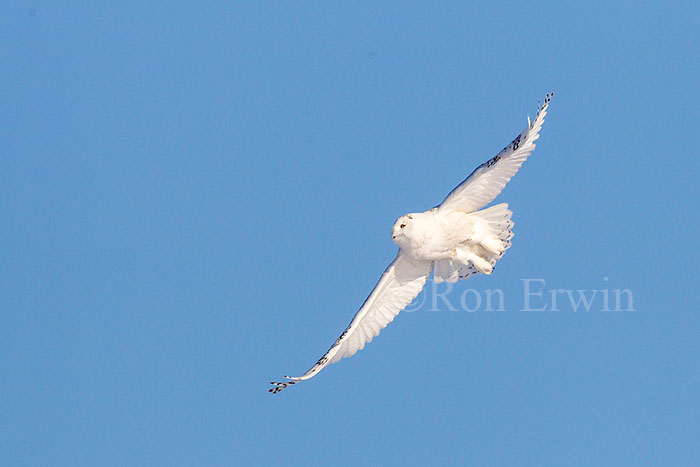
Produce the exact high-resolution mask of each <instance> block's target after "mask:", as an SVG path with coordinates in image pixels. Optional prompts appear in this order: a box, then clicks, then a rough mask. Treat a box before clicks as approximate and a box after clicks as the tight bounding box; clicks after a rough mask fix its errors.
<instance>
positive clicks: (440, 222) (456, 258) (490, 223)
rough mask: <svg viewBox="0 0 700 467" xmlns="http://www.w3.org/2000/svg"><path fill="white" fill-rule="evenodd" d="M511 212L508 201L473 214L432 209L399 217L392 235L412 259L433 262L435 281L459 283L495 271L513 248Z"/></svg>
mask: <svg viewBox="0 0 700 467" xmlns="http://www.w3.org/2000/svg"><path fill="white" fill-rule="evenodd" d="M511 215H512V213H511V211H509V210H508V205H507V204H499V205H496V206H492V207H490V208H488V209H483V210H481V211H476V212H471V213H467V212H465V211H460V210H452V211H441V210H439V209H437V208H433V209H431V210H429V211H425V212H421V213H415V214H406V215H405V216H402V217H400V218H399V219H398V220H397V221H396V223H395V224H394V227H393V229H392V234H391V237H392V240H393V241H394V242H395V243H396V244H397V245H398V246H399V247H400V248H401V251H402V252H404V253H406V254H407V255H409V256H410V257H412V258H413V259H416V260H419V261H432V262H434V263H435V281H436V282H442V281H448V282H456V281H457V280H458V279H466V278H468V277H469V276H470V275H473V274H477V273H484V274H491V272H493V266H494V264H495V263H496V261H498V259H500V258H501V257H502V256H503V254H504V253H505V251H506V249H508V248H509V247H510V239H511V238H512V237H513V233H512V231H511V229H512V227H513V222H512V221H511V220H510V217H511Z"/></svg>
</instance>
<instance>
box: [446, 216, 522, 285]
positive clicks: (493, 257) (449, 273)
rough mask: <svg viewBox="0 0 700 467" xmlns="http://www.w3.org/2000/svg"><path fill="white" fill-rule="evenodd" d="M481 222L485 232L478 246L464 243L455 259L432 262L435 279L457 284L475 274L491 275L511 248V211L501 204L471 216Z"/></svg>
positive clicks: (457, 250) (473, 243)
mask: <svg viewBox="0 0 700 467" xmlns="http://www.w3.org/2000/svg"><path fill="white" fill-rule="evenodd" d="M471 215H472V216H475V217H477V218H478V219H479V220H481V221H483V222H482V225H483V226H484V227H485V232H484V235H483V236H482V238H480V239H479V241H478V243H475V242H465V243H464V244H463V245H461V246H460V247H458V248H457V249H456V254H455V257H454V258H450V259H441V260H438V261H436V262H435V272H434V280H435V282H436V283H438V284H439V283H440V282H443V281H447V282H452V283H454V282H457V281H458V280H459V279H468V278H469V277H470V276H473V275H476V274H481V273H484V274H491V273H492V272H493V267H494V265H495V264H496V261H498V260H499V259H501V257H503V255H504V254H505V252H506V250H507V249H508V248H510V246H511V239H512V238H513V231H512V229H513V225H514V223H513V221H512V220H511V216H512V215H513V212H512V211H510V210H509V209H508V204H506V203H502V204H497V205H495V206H491V207H490V208H487V209H484V210H482V211H477V212H475V213H472V214H471Z"/></svg>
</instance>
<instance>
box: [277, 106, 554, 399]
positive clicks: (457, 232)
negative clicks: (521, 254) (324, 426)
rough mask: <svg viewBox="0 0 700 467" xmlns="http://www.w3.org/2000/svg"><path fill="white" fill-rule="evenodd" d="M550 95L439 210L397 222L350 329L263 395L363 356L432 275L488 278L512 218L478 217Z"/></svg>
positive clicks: (532, 136)
mask: <svg viewBox="0 0 700 467" xmlns="http://www.w3.org/2000/svg"><path fill="white" fill-rule="evenodd" d="M553 95H554V93H550V94H547V96H546V98H545V100H544V104H543V105H542V107H541V108H539V109H538V111H537V115H535V118H534V120H532V121H530V117H528V126H527V128H526V129H525V131H523V132H522V133H520V134H519V135H518V136H517V137H516V138H515V139H514V140H513V141H511V143H510V144H509V145H508V146H506V147H505V148H503V150H502V151H501V152H499V153H498V154H496V155H495V156H494V157H492V158H491V159H489V160H488V161H486V162H484V163H483V164H481V165H480V166H479V167H477V168H476V170H474V172H472V173H471V175H469V176H468V177H467V178H466V179H465V180H464V181H463V182H462V183H460V184H459V185H458V186H457V187H456V188H455V189H454V190H452V191H451V192H450V193H449V194H448V195H447V197H446V198H445V200H444V201H443V202H442V204H440V205H438V206H436V207H434V208H432V209H430V210H429V211H425V212H420V213H412V214H406V215H405V216H401V217H399V218H398V220H397V221H396V222H395V223H394V226H393V228H392V229H391V238H392V240H393V241H394V243H396V244H397V245H398V246H399V252H398V253H397V255H396V258H395V259H394V261H393V262H392V263H391V264H390V265H389V267H387V268H386V270H385V271H384V274H382V277H381V278H380V279H379V282H378V283H377V285H376V286H375V287H374V290H373V291H372V293H370V295H369V297H367V299H366V300H365V302H364V304H363V305H362V307H361V308H360V310H359V311H358V312H357V314H356V315H355V317H354V318H353V319H352V322H350V325H349V326H348V327H347V328H346V329H345V331H343V333H342V334H341V335H340V337H338V339H337V340H336V341H335V343H333V345H332V346H331V348H330V349H329V350H328V352H326V353H325V354H324V355H323V356H322V357H321V358H320V359H319V360H318V361H317V362H316V363H315V364H314V366H312V367H311V368H310V369H309V371H307V372H306V373H304V374H303V375H301V376H285V378H287V379H288V381H286V382H282V383H279V382H273V383H272V384H273V386H274V387H273V388H271V389H270V390H269V391H270V392H272V393H273V394H276V393H278V392H280V391H281V390H282V389H284V388H286V387H288V386H291V385H292V384H296V383H297V382H299V381H304V380H307V379H309V378H312V377H314V376H316V375H317V374H318V372H319V371H321V370H322V369H324V368H325V367H326V366H328V365H329V364H331V363H335V362H337V361H338V360H340V359H341V358H345V357H350V356H352V355H354V354H355V353H356V352H357V351H358V350H362V349H363V348H364V346H365V344H367V343H368V342H371V341H372V339H373V338H374V337H375V336H376V335H378V334H379V331H381V330H382V329H384V327H386V325H387V324H389V323H390V322H391V321H393V320H394V317H395V316H396V315H397V314H399V312H400V311H401V310H403V309H404V308H405V307H406V306H407V305H408V304H410V303H411V302H412V301H413V299H414V298H416V296H417V295H418V294H419V293H420V291H421V290H422V289H423V286H424V285H425V281H426V280H427V278H428V276H429V275H430V273H431V272H433V273H434V275H433V278H434V281H435V282H436V283H440V282H443V281H447V282H456V281H457V280H459V279H468V278H469V276H472V275H476V274H481V273H483V274H491V273H492V272H493V267H494V265H495V264H496V261H498V260H499V259H500V258H501V257H502V256H503V254H504V253H505V251H506V250H507V249H508V248H509V247H510V245H511V242H510V240H511V238H512V237H513V232H512V230H511V229H512V228H513V221H511V219H510V218H511V215H512V212H511V211H510V210H509V209H508V204H506V203H503V204H497V205H495V206H491V207H489V208H486V209H482V210H480V211H479V209H481V208H482V207H484V206H486V205H487V204H489V203H490V202H491V201H493V200H494V199H495V198H496V196H498V194H499V193H500V192H501V191H502V190H503V187H505V185H506V183H508V181H510V179H511V178H512V177H513V175H515V173H516V172H517V171H518V169H519V168H520V166H521V165H522V164H523V162H525V159H527V157H528V156H529V155H530V153H531V152H532V150H533V149H535V141H536V140H537V138H539V136H540V135H539V133H540V129H541V128H542V124H543V123H544V117H545V115H546V114H547V106H548V105H549V101H550V100H551V98H552V96H553ZM538 107H539V106H538Z"/></svg>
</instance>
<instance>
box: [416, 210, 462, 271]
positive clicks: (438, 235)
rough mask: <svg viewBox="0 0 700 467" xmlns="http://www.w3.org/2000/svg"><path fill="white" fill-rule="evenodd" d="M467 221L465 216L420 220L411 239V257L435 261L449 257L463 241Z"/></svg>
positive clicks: (432, 217) (433, 217)
mask: <svg viewBox="0 0 700 467" xmlns="http://www.w3.org/2000/svg"><path fill="white" fill-rule="evenodd" d="M468 224H469V220H468V218H467V216H466V214H465V215H459V216H450V217H448V218H443V219H440V218H436V217H435V216H430V217H426V218H425V219H421V222H420V223H418V224H417V225H416V226H415V228H414V232H413V235H412V238H411V248H410V249H411V251H410V253H411V255H412V256H413V257H414V258H416V259H418V260H425V261H436V260H438V259H442V258H446V257H450V254H451V252H452V249H453V248H455V247H456V246H457V245H459V244H460V243H461V242H463V241H464V239H465V232H467V231H468V227H469V225H468Z"/></svg>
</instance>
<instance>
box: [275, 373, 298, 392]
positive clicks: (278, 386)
mask: <svg viewBox="0 0 700 467" xmlns="http://www.w3.org/2000/svg"><path fill="white" fill-rule="evenodd" d="M285 378H287V379H289V380H290V381H284V382H279V381H270V384H272V385H273V386H274V387H272V388H270V389H268V390H267V392H270V393H272V394H277V393H278V392H280V391H281V390H282V389H285V388H288V387H289V386H292V385H294V384H296V383H298V382H299V381H301V380H300V379H298V378H292V377H289V376H285Z"/></svg>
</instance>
